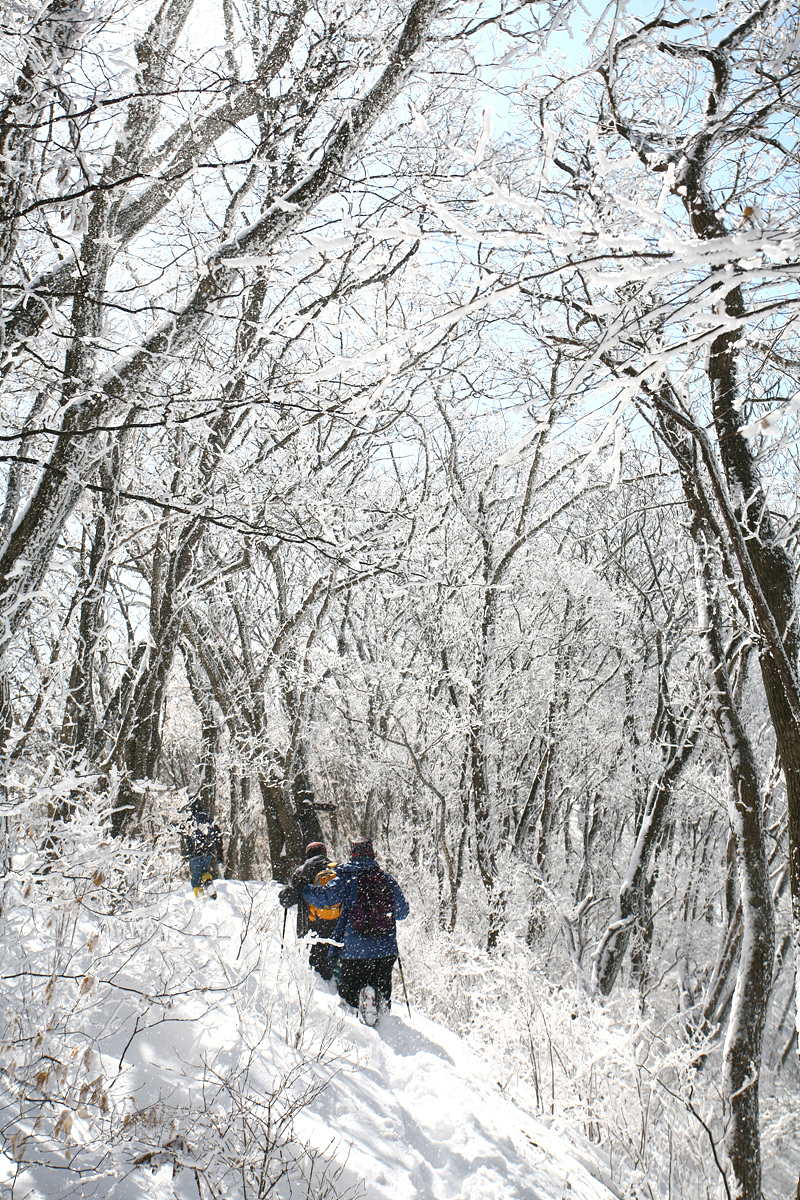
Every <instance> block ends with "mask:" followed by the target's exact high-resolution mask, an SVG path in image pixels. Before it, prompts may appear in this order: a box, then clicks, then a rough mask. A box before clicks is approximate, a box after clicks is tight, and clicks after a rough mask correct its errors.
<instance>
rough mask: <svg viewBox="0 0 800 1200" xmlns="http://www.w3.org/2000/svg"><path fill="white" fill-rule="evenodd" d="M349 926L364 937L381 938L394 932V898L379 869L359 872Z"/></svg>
mask: <svg viewBox="0 0 800 1200" xmlns="http://www.w3.org/2000/svg"><path fill="white" fill-rule="evenodd" d="M350 925H351V927H352V928H353V929H354V930H355V931H356V933H360V934H362V935H363V936H364V937H383V936H384V935H385V934H387V933H393V932H394V898H393V896H392V889H391V888H390V887H389V880H388V879H387V878H386V876H385V875H384V873H383V871H382V870H381V869H380V867H369V868H368V869H367V870H365V871H359V874H358V881H357V884H356V899H355V903H354V904H353V906H352V908H351V909H350Z"/></svg>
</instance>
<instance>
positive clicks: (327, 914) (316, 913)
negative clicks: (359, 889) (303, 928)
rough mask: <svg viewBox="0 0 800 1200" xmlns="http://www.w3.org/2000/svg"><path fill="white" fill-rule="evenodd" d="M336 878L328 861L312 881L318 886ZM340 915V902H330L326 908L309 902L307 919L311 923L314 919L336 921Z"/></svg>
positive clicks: (331, 864) (322, 885)
mask: <svg viewBox="0 0 800 1200" xmlns="http://www.w3.org/2000/svg"><path fill="white" fill-rule="evenodd" d="M335 878H336V870H335V868H334V865H333V863H328V865H327V866H325V867H323V868H322V870H321V871H317V873H316V875H315V876H314V883H316V884H317V886H318V887H324V886H325V884H326V883H330V882H331V880H332V879H335ZM341 915H342V906H341V904H330V905H328V907H327V908H318V907H317V905H316V904H309V906H308V919H309V921H311V922H312V923H313V922H314V921H338V919H339V917H340V916H341Z"/></svg>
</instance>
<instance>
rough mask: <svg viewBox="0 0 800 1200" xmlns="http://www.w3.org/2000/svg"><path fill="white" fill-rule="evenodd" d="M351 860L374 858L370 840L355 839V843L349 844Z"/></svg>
mask: <svg viewBox="0 0 800 1200" xmlns="http://www.w3.org/2000/svg"><path fill="white" fill-rule="evenodd" d="M350 857H351V858H374V857H375V851H374V850H373V849H372V841H371V839H370V838H357V839H356V841H354V842H351V843H350Z"/></svg>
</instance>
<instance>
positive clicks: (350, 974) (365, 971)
mask: <svg viewBox="0 0 800 1200" xmlns="http://www.w3.org/2000/svg"><path fill="white" fill-rule="evenodd" d="M396 957H397V955H396V954H393V955H392V956H391V958H343V959H342V976H341V979H340V980H339V995H340V996H341V997H342V999H343V1000H346V1001H347V1003H348V1004H350V1005H352V1007H353V1008H358V993H359V992H360V991H361V989H362V988H363V987H366V986H367V984H371V985H372V987H374V988H375V994H376V996H377V998H378V1007H379V1008H384V1009H388V1008H391V1006H392V968H393V967H394V963H395V959H396Z"/></svg>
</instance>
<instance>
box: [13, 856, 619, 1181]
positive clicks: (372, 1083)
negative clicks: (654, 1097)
mask: <svg viewBox="0 0 800 1200" xmlns="http://www.w3.org/2000/svg"><path fill="white" fill-rule="evenodd" d="M34 887H35V885H34ZM7 895H8V889H7ZM23 899H24V888H23V884H22V880H20V888H19V890H18V891H17V893H16V894H15V896H9V904H8V908H7V913H9V914H10V925H11V928H10V930H9V933H10V936H9V938H8V940H7V942H6V946H5V950H4V971H3V975H4V996H3V999H4V1008H5V1015H6V1018H7V1024H8V1018H9V1015H10V1013H9V1003H10V1002H12V1001H14V1002H15V1003H16V1005H17V1011H18V1019H17V1022H16V1026H15V1028H16V1032H17V1037H16V1040H12V1039H9V1038H8V1035H7V1036H6V1041H5V1042H4V1044H3V1067H4V1071H5V1074H4V1077H3V1079H4V1081H3V1086H2V1105H3V1108H2V1123H3V1132H4V1133H5V1137H6V1140H7V1144H8V1145H10V1146H11V1147H12V1151H13V1154H14V1155H15V1156H16V1157H17V1159H18V1160H21V1161H19V1162H17V1163H14V1162H13V1161H12V1159H11V1157H6V1158H5V1159H4V1160H3V1163H2V1171H3V1175H2V1176H0V1189H2V1190H4V1191H6V1190H7V1189H9V1188H11V1191H10V1193H9V1194H10V1195H11V1196H12V1197H13V1200H35V1198H36V1200H38V1198H39V1197H41V1198H43V1200H44V1198H46V1200H56V1198H58V1200H62V1198H63V1200H66V1198H67V1197H82V1200H90V1198H92V1200H94V1198H98V1200H99V1197H104V1198H108V1200H112V1198H113V1200H139V1198H143V1197H152V1198H154V1200H156V1198H157V1200H198V1197H199V1200H206V1198H207V1200H234V1198H237V1200H238V1198H239V1197H242V1198H244V1197H245V1196H247V1197H259V1196H266V1195H268V1194H269V1195H272V1196H277V1197H282V1198H285V1200H300V1198H301V1197H312V1196H313V1197H314V1198H315V1200H317V1198H319V1200H322V1198H324V1197H330V1198H331V1200H333V1198H334V1197H337V1196H341V1197H357V1196H364V1197H367V1198H368V1200H449V1198H451V1197H452V1198H454V1200H455V1198H456V1197H458V1198H460V1200H566V1198H567V1197H569V1198H570V1200H610V1197H612V1196H618V1195H619V1193H618V1192H617V1191H616V1190H614V1189H613V1188H612V1190H608V1188H607V1187H606V1186H604V1183H603V1182H602V1181H603V1178H604V1175H605V1172H604V1170H603V1168H602V1167H601V1166H600V1165H599V1163H598V1162H597V1160H596V1158H595V1157H594V1156H593V1155H591V1154H590V1153H589V1152H588V1151H587V1149H586V1148H585V1147H583V1148H582V1149H579V1148H578V1143H577V1142H575V1141H572V1140H567V1138H566V1137H564V1136H559V1135H557V1134H556V1133H555V1132H554V1131H553V1130H552V1129H548V1128H547V1127H546V1125H545V1124H544V1123H542V1122H541V1121H540V1120H537V1118H536V1117H535V1116H533V1115H532V1113H531V1112H528V1111H525V1109H524V1108H522V1107H520V1106H519V1104H518V1103H515V1102H514V1100H513V1099H512V1098H510V1097H509V1096H508V1095H506V1094H504V1092H503V1091H502V1090H501V1088H500V1086H499V1085H498V1084H497V1083H496V1081H495V1080H493V1078H492V1073H491V1069H490V1067H489V1066H488V1065H487V1064H486V1063H485V1062H483V1061H481V1060H480V1059H479V1058H478V1057H477V1056H476V1055H475V1054H474V1053H472V1052H471V1051H470V1050H469V1049H468V1048H467V1046H466V1045H465V1044H464V1042H463V1041H462V1040H461V1039H460V1038H459V1037H458V1036H456V1035H455V1034H453V1033H451V1032H448V1031H447V1030H446V1029H444V1028H443V1027H442V1026H441V1025H438V1024H436V1023H435V1022H433V1021H430V1020H427V1019H425V1018H424V1017H423V1016H422V1015H421V1013H419V1012H413V1011H412V1012H411V1013H410V1014H409V1013H408V1011H407V1009H406V1007H405V1004H404V1002H403V1000H402V989H400V988H399V987H398V986H396V990H395V1002H394V1009H393V1012H392V1013H391V1015H387V1016H385V1017H384V1018H382V1020H381V1023H380V1025H379V1027H378V1028H377V1029H374V1030H373V1029H368V1028H367V1027H365V1026H363V1025H361V1024H360V1023H359V1022H358V1020H357V1019H356V1017H355V1016H354V1015H353V1014H352V1013H351V1012H350V1010H347V1011H345V1010H344V1009H343V1007H342V1005H341V1004H340V1002H339V1000H338V998H337V997H336V995H335V994H334V991H333V986H332V985H329V984H325V983H323V982H322V981H321V980H319V979H317V977H316V976H312V974H311V973H310V972H309V971H308V969H307V967H306V965H305V951H304V948H303V947H302V946H298V945H297V944H296V942H295V938H294V934H293V931H292V928H291V922H292V915H290V918H289V925H288V926H287V936H286V941H285V944H284V943H283V941H282V937H281V926H282V919H283V913H282V911H281V910H280V909H278V907H277V905H276V902H275V889H274V888H273V887H272V886H264V885H256V884H237V883H232V882H228V883H224V882H223V883H221V884H220V885H219V898H218V900H217V901H215V902H214V901H210V900H202V901H200V902H197V901H195V900H194V898H193V897H192V896H191V892H190V890H189V888H188V887H187V886H186V885H185V884H183V885H180V886H176V887H175V888H173V889H172V890H171V891H163V890H162V891H160V892H159V890H158V888H157V887H155V886H153V887H152V890H151V894H150V900H149V902H146V903H143V904H142V905H141V906H140V907H138V908H137V907H132V908H131V909H130V910H129V911H128V912H122V913H116V912H113V911H112V912H108V911H102V910H101V908H100V907H94V906H93V905H92V903H91V897H89V898H87V896H86V895H83V896H82V897H80V899H79V901H78V902H77V903H75V902H73V901H72V900H69V901H68V900H66V899H65V900H63V901H59V900H57V899H53V898H52V896H51V897H50V898H49V899H48V903H47V904H44V905H39V904H37V903H36V901H35V895H33V894H29V896H28V897H27V900H28V903H27V904H26V903H22V901H23ZM14 900H16V903H13V901H14ZM48 910H49V911H48ZM12 930H13V931H14V932H15V933H16V937H14V936H13V935H11V931H12ZM15 959H16V961H17V964H18V966H19V968H20V970H19V971H18V972H17V971H14V970H13V969H10V968H12V963H13V961H14V960H15ZM37 979H38V980H40V986H38V987H37V986H36V985H35V981H36V980H37ZM53 981H54V982H53ZM37 1023H38V1025H39V1027H40V1028H39V1030H38V1034H37V1033H35V1032H34V1026H35V1025H36V1024H37ZM11 1024H12V1025H13V1022H12V1023H11ZM9 1027H11V1026H9ZM12 1139H13V1140H12ZM270 1189H271V1190H270Z"/></svg>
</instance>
